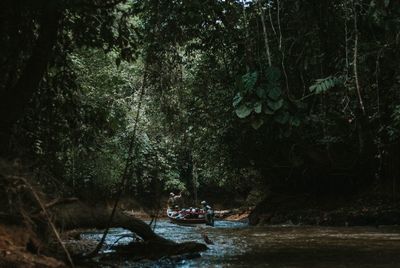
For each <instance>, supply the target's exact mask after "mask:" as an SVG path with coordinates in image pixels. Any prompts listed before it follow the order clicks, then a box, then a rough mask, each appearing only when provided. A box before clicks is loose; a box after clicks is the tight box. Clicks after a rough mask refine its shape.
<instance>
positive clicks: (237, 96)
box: [233, 92, 243, 107]
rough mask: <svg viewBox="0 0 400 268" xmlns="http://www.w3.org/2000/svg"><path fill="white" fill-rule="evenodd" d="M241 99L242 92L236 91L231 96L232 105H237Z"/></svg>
mask: <svg viewBox="0 0 400 268" xmlns="http://www.w3.org/2000/svg"><path fill="white" fill-rule="evenodd" d="M242 100H243V97H242V94H241V93H240V92H238V93H237V94H236V95H235V97H234V98H233V107H236V106H238V105H239V103H240V102H241V101H242Z"/></svg>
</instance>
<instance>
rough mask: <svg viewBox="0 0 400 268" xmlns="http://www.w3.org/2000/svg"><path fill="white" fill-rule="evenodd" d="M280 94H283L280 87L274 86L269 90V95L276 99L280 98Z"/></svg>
mask: <svg viewBox="0 0 400 268" xmlns="http://www.w3.org/2000/svg"><path fill="white" fill-rule="evenodd" d="M280 96H281V89H280V88H279V87H274V88H272V89H271V90H270V91H269V92H268V97H270V98H271V99H273V100H275V101H276V100H278V99H279V97H280Z"/></svg>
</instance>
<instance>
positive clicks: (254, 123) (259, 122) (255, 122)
mask: <svg viewBox="0 0 400 268" xmlns="http://www.w3.org/2000/svg"><path fill="white" fill-rule="evenodd" d="M263 124H264V120H263V119H262V118H254V119H253V120H251V126H252V127H253V128H254V129H255V130H257V129H259V128H260V127H261V126H262V125H263Z"/></svg>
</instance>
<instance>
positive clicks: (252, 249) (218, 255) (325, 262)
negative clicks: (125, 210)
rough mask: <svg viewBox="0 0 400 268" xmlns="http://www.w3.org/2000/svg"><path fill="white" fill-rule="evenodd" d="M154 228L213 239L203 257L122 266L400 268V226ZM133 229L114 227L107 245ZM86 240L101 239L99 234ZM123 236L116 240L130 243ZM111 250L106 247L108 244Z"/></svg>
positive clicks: (182, 237) (177, 237) (163, 224)
mask: <svg viewBox="0 0 400 268" xmlns="http://www.w3.org/2000/svg"><path fill="white" fill-rule="evenodd" d="M156 232H157V233H159V234H160V235H162V236H164V237H166V238H168V239H172V240H174V241H177V242H182V241H198V242H203V238H202V234H203V233H204V234H207V236H208V237H209V238H210V239H211V240H212V241H213V242H214V245H209V250H207V251H206V252H203V253H202V254H201V258H195V259H183V258H180V257H174V258H164V259H161V260H158V261H140V262H132V261H129V260H126V261H123V262H120V263H116V265H117V266H118V267H273V268H275V267H276V268H289V267H290V268H306V267H307V268H308V267H327V268H334V267H335V268H336V267H338V268H347V267H355V268H361V267H371V268H372V267H377V268H395V267H396V268H397V267H400V254H399V250H400V227H382V228H372V227H319V226H268V227H249V226H247V225H246V224H245V223H240V222H229V221H217V222H216V225H215V227H210V226H205V225H201V226H181V225H176V224H172V223H170V222H168V221H159V222H158V223H157V227H156ZM129 234H130V233H129V231H126V230H123V229H113V230H112V232H111V233H110V235H109V237H108V239H107V244H108V245H111V244H113V243H114V242H115V241H116V240H117V239H118V238H119V237H120V236H121V235H125V236H126V235H129ZM85 236H86V238H91V239H96V240H98V239H100V236H101V232H91V233H87V234H86V235H85ZM129 241H131V238H128V237H126V238H123V239H121V240H120V241H118V243H129ZM106 250H108V248H106Z"/></svg>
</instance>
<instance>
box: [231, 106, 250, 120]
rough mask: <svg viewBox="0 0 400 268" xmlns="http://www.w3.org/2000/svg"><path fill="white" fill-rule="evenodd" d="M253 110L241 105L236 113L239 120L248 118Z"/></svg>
mask: <svg viewBox="0 0 400 268" xmlns="http://www.w3.org/2000/svg"><path fill="white" fill-rule="evenodd" d="M252 110H253V108H249V107H248V106H247V105H246V104H241V105H239V107H238V108H236V110H235V112H236V115H237V116H238V117H239V118H246V117H247V116H249V115H250V113H251V111H252Z"/></svg>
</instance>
